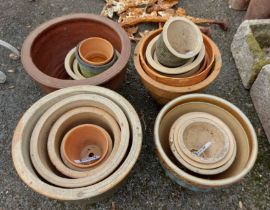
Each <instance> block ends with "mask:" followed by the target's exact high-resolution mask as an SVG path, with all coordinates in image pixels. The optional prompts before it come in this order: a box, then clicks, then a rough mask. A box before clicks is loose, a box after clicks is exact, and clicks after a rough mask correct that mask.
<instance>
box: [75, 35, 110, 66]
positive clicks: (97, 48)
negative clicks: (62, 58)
mask: <svg viewBox="0 0 270 210" xmlns="http://www.w3.org/2000/svg"><path fill="white" fill-rule="evenodd" d="M78 53H79V56H80V58H81V59H82V60H83V61H84V62H86V63H88V64H90V65H93V66H103V65H104V64H107V63H109V62H110V61H111V60H112V58H113V56H114V49H113V46H112V44H111V43H110V42H109V41H107V40H106V39H103V38H100V37H91V38H88V39H85V40H83V41H81V42H80V44H79V46H78Z"/></svg>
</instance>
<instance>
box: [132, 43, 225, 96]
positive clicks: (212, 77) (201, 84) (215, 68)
mask: <svg viewBox="0 0 270 210" xmlns="http://www.w3.org/2000/svg"><path fill="white" fill-rule="evenodd" d="M143 39H144V38H143ZM143 39H141V40H140V41H139V43H138V44H137V46H136V48H135V51H134V57H133V60H134V65H135V69H136V71H137V73H138V74H139V76H140V77H141V79H142V80H143V81H145V82H147V83H148V84H150V85H152V86H153V87H155V88H156V89H158V90H162V91H169V92H173V93H188V92H194V91H198V90H201V89H202V88H204V87H207V86H208V85H209V84H211V83H212V82H213V81H214V80H215V79H216V77H217V76H218V75H219V73H220V70H221V66H222V59H221V54H220V51H219V49H218V47H217V46H216V44H215V43H214V42H213V45H214V46H215V48H216V53H215V57H216V58H215V63H214V65H213V67H212V68H213V70H212V71H211V72H210V73H209V75H208V76H207V77H206V78H205V79H204V80H203V81H201V82H199V83H197V84H194V85H190V86H183V87H177V86H169V85H165V84H163V83H161V82H158V81H156V80H154V79H152V78H151V77H150V76H149V75H147V73H146V72H145V71H144V69H143V67H142V65H141V61H140V54H139V49H140V45H141V44H142V43H143Z"/></svg>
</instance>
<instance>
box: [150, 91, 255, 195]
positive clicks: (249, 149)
mask: <svg viewBox="0 0 270 210" xmlns="http://www.w3.org/2000/svg"><path fill="white" fill-rule="evenodd" d="M196 102H197V103H196ZM190 103H196V105H192V106H193V108H192V111H194V110H195V109H201V107H202V106H201V105H199V104H202V103H206V104H211V107H213V106H216V107H218V108H219V110H218V111H217V109H216V108H215V109H216V110H215V111H213V110H212V109H211V108H210V106H208V105H205V107H206V106H207V107H208V109H206V108H203V109H204V111H206V112H207V113H209V114H212V112H213V113H214V112H215V113H216V114H217V115H216V116H217V117H219V118H220V119H222V121H224V122H226V124H227V125H228V126H229V127H230V129H231V130H232V132H233V134H234V136H235V140H236V146H237V154H236V159H235V161H234V162H233V164H232V165H231V166H230V168H229V169H228V170H226V171H225V172H223V173H221V174H218V175H214V176H211V177H210V176H202V175H198V174H194V173H192V172H190V171H188V170H186V169H185V168H183V167H182V166H181V165H179V164H177V160H175V159H174V158H173V154H171V152H170V146H169V144H170V143H169V131H170V128H171V126H172V124H173V122H174V121H175V120H176V119H177V118H178V117H179V116H177V115H175V112H174V113H171V114H170V111H171V110H174V109H178V107H181V106H182V105H185V104H186V110H183V107H181V110H180V109H179V110H180V111H181V112H183V114H184V113H186V111H187V110H188V109H189V107H190V106H189V105H190ZM199 107H200V108H199ZM179 110H178V111H177V113H178V114H180V112H179ZM195 111H200V110H195ZM226 112H227V114H226ZM168 115H170V116H171V117H170V118H168ZM229 115H231V116H233V117H231V116H230V117H228V116H229ZM165 118H167V119H168V120H166V119H165ZM165 121H166V122H165ZM230 122H231V124H230ZM235 128H236V129H235ZM242 129H243V131H241V130H242ZM154 142H155V146H156V149H157V155H158V158H159V161H160V163H161V165H162V167H163V169H164V171H165V173H166V175H167V176H169V177H170V178H171V179H172V180H173V181H175V182H176V183H177V184H179V185H181V186H183V187H186V188H188V189H190V190H194V191H209V190H211V189H220V188H224V187H226V186H229V185H232V184H234V183H236V182H239V181H240V180H241V179H242V178H243V177H244V176H246V175H247V173H248V172H249V171H250V170H251V169H252V167H253V166H254V164H255V161H256V158H257V153H258V142H257V136H256V133H255V130H254V128H253V126H252V124H251V123H250V121H249V119H248V118H247V117H246V115H245V114H244V113H243V112H242V111H241V110H240V109H238V108H237V107H236V106H235V105H233V104H231V103H230V102H228V101H226V100H224V99H222V98H219V97H216V96H212V95H207V94H189V95H185V96H181V97H178V98H176V99H174V100H172V101H170V102H169V103H168V104H166V105H165V106H164V107H163V108H162V110H161V111H160V113H159V114H158V116H157V118H156V122H155V128H154Z"/></svg>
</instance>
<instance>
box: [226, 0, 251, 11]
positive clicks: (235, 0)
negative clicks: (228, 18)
mask: <svg viewBox="0 0 270 210" xmlns="http://www.w3.org/2000/svg"><path fill="white" fill-rule="evenodd" d="M249 1H250V0H229V5H230V8H232V9H234V10H246V9H247V8H248V4H249Z"/></svg>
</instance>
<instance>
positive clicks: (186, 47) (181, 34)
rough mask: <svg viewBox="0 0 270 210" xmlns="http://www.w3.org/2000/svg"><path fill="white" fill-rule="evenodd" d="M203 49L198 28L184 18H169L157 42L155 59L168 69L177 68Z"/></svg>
mask: <svg viewBox="0 0 270 210" xmlns="http://www.w3.org/2000/svg"><path fill="white" fill-rule="evenodd" d="M202 47H203V39H202V34H201V31H200V29H199V27H198V26H197V25H196V24H194V23H193V22H192V21H190V20H188V19H187V18H184V17H171V18H170V19H169V20H168V21H167V22H166V23H165V25H164V27H163V31H162V33H161V35H160V37H159V39H158V40H157V48H156V53H157V58H158V60H159V62H160V63H161V64H162V65H164V66H168V67H177V66H180V65H182V64H183V63H185V62H186V60H187V59H189V58H192V57H195V56H196V55H197V54H198V53H199V51H200V50H201V48H202Z"/></svg>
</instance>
